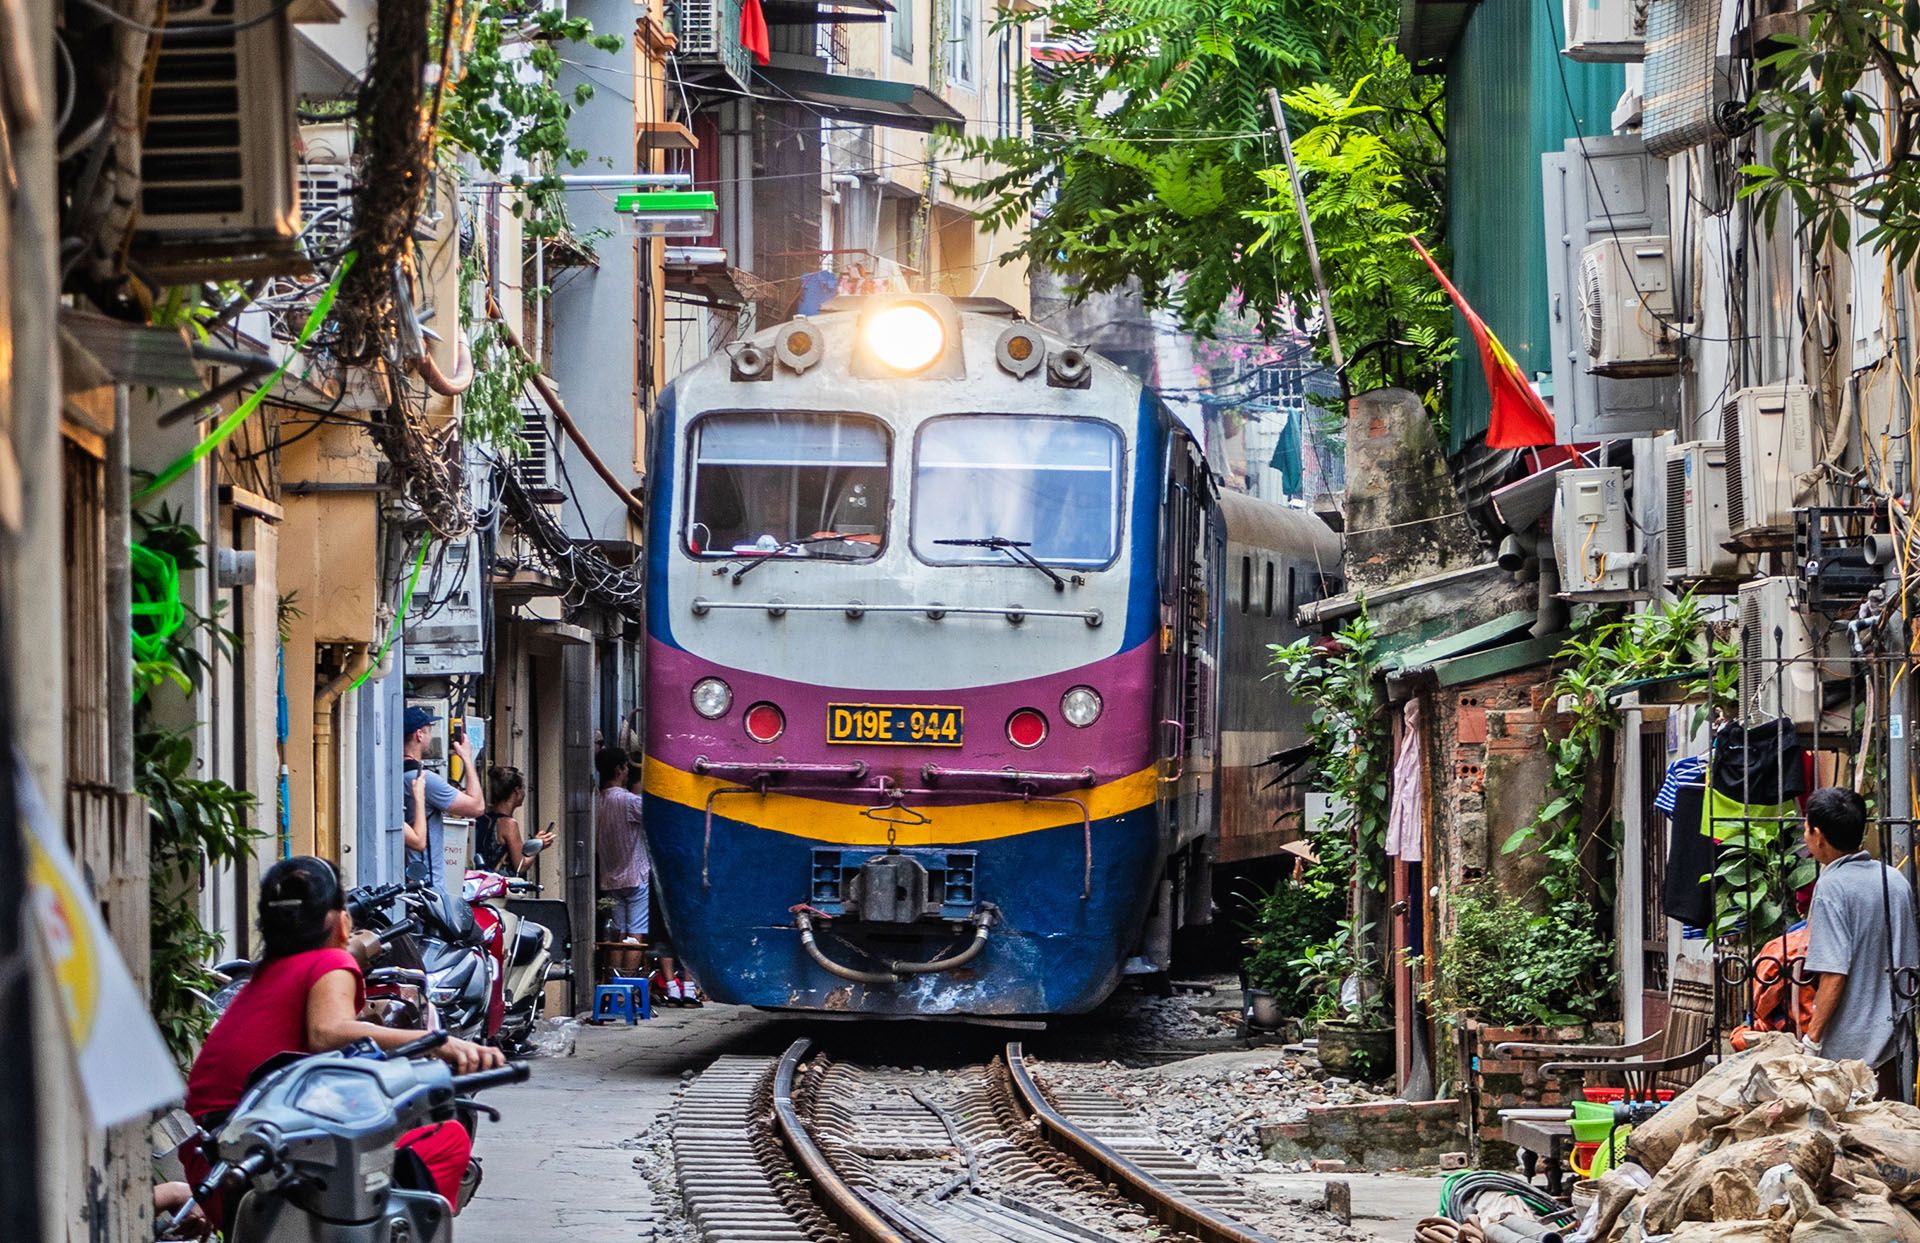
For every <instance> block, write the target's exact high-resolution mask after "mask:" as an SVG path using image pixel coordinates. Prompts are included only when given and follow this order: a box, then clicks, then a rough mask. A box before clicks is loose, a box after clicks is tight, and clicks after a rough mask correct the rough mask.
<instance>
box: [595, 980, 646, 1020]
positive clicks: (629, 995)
mask: <svg viewBox="0 0 1920 1243" xmlns="http://www.w3.org/2000/svg"><path fill="white" fill-rule="evenodd" d="M615 1018H624V1019H625V1020H626V1021H627V1025H628V1026H629V1027H631V1026H632V1025H633V1024H634V1023H637V1022H638V1021H639V1015H638V1014H636V1013H635V1006H634V997H633V986H632V985H630V984H596V985H595V986H594V989H593V1017H592V1019H591V1021H592V1022H595V1023H602V1022H608V1021H611V1020H613V1019H615Z"/></svg>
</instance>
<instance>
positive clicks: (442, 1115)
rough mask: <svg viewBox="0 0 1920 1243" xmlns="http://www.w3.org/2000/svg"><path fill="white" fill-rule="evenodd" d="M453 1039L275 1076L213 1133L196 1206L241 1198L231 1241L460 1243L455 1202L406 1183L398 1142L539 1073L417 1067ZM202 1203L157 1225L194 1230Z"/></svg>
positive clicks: (163, 1230)
mask: <svg viewBox="0 0 1920 1243" xmlns="http://www.w3.org/2000/svg"><path fill="white" fill-rule="evenodd" d="M445 1039H446V1036H445V1034H444V1033H438V1032H436V1033H434V1034H433V1035H431V1036H427V1037H425V1038H423V1039H421V1040H418V1041H415V1042H413V1044H411V1045H409V1046H406V1047H403V1048H401V1049H396V1050H393V1051H391V1052H389V1053H386V1054H384V1055H383V1054H382V1053H380V1051H379V1050H378V1049H376V1048H374V1047H373V1046H372V1045H371V1044H368V1043H359V1042H357V1043H355V1044H353V1045H350V1046H348V1047H347V1048H345V1049H342V1050H340V1051H338V1052H335V1053H325V1054H319V1055H316V1056H313V1057H305V1058H301V1059H299V1060H297V1061H295V1062H292V1063H291V1064H289V1065H287V1066H285V1067H282V1068H280V1069H277V1070H272V1071H269V1072H268V1073H267V1074H266V1075H264V1076H263V1077H262V1078H261V1079H260V1081H259V1082H258V1083H257V1084H255V1085H254V1086H253V1087H252V1088H251V1089H250V1090H249V1091H248V1092H247V1094H246V1096H245V1097H243V1098H242V1099H241V1101H240V1103H239V1104H238V1105H237V1106H235V1107H234V1110H233V1112H232V1113H230V1114H229V1115H228V1116H227V1119H226V1121H225V1122H224V1123H223V1124H222V1125H221V1126H220V1128H219V1131H218V1133H217V1134H214V1135H210V1136H208V1135H203V1136H202V1139H201V1143H202V1152H203V1153H205V1155H206V1156H207V1158H208V1160H210V1161H212V1162H213V1168H212V1169H211V1170H210V1171H209V1172H208V1174H207V1176H206V1177H205V1178H204V1179H202V1180H201V1182H200V1183H199V1184H198V1185H197V1186H196V1187H195V1188H194V1198H193V1201H192V1204H200V1205H204V1206H210V1205H212V1204H213V1203H214V1201H215V1198H216V1197H219V1196H222V1195H223V1194H224V1195H225V1196H226V1197H234V1196H238V1197H239V1199H238V1202H237V1204H236V1205H235V1208H234V1211H233V1214H232V1218H231V1220H232V1226H231V1229H229V1230H228V1231H227V1235H226V1238H227V1243H393V1241H394V1240H398V1239H406V1240H409V1241H410V1243H450V1240H451V1239H452V1237H453V1224H452V1213H451V1212H450V1211H449V1206H448V1204H447V1203H446V1201H444V1200H442V1199H441V1198H440V1197H439V1196H438V1195H436V1194H434V1193H433V1192H432V1191H427V1190H411V1189H405V1188H402V1187H399V1186H396V1185H395V1183H394V1143H395V1141H396V1140H398V1139H399V1137H400V1136H401V1135H402V1134H404V1133H405V1132H407V1131H409V1130H411V1129H413V1128H414V1127H418V1126H424V1125H426V1124H427V1123H430V1122H436V1121H445V1120H447V1119H448V1118H450V1117H452V1116H453V1115H454V1112H455V1107H456V1105H466V1106H469V1107H471V1108H477V1109H487V1107H486V1106H479V1105H477V1104H476V1103H475V1102H472V1101H468V1100H466V1099H465V1097H466V1095H467V1094H469V1093H472V1092H475V1091H479V1090H482V1089H485V1088H492V1087H497V1086H500V1085H501V1084H507V1083H520V1082H523V1081H525V1079H526V1078H527V1073H528V1072H527V1064H526V1063H525V1062H514V1063H511V1064H509V1065H507V1066H504V1067H501V1068H500V1069H498V1070H483V1071H479V1072H477V1073H475V1074H471V1075H455V1074H453V1073H452V1071H451V1070H450V1069H449V1068H448V1067H447V1065H446V1064H445V1063H444V1062H439V1061H430V1060H413V1055H417V1054H421V1053H425V1052H427V1051H428V1050H430V1049H431V1048H433V1047H434V1046H435V1045H436V1044H439V1043H442V1042H444V1041H445ZM487 1111H488V1112H492V1111H491V1110H490V1109H488V1110H487ZM192 1204H190V1205H189V1206H188V1207H186V1208H182V1209H181V1210H180V1212H179V1213H178V1214H176V1215H175V1217H174V1218H173V1219H172V1220H171V1221H170V1222H165V1223H156V1225H157V1227H158V1232H159V1234H160V1237H166V1235H167V1234H169V1233H171V1232H173V1231H176V1230H178V1229H179V1228H180V1226H181V1225H183V1224H184V1223H185V1221H186V1219H187V1217H188V1215H189V1213H190V1211H191V1207H192ZM208 1215H209V1217H211V1216H213V1214H212V1213H211V1212H210V1213H209V1214H208Z"/></svg>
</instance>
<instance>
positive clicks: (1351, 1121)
mask: <svg viewBox="0 0 1920 1243" xmlns="http://www.w3.org/2000/svg"><path fill="white" fill-rule="evenodd" d="M1258 1133H1259V1136H1260V1147H1261V1148H1262V1149H1263V1150H1264V1151H1265V1153H1266V1155H1267V1157H1268V1159H1270V1160H1274V1161H1306V1160H1312V1159H1324V1160H1339V1161H1345V1162H1347V1163H1348V1164H1349V1165H1355V1166H1359V1167H1361V1168H1363V1169H1370V1170H1407V1169H1425V1168H1428V1167H1432V1166H1437V1165H1439V1164H1440V1158H1441V1156H1442V1155H1443V1154H1445V1153H1449V1152H1461V1151H1463V1150H1465V1148H1466V1116H1465V1113H1464V1110H1463V1107H1462V1105H1461V1102H1460V1101H1458V1100H1444V1101H1373V1102H1370V1103H1368V1104H1365V1105H1309V1106H1308V1107H1307V1116H1306V1118H1305V1119H1304V1120H1303V1121H1300V1122H1286V1123H1282V1122H1269V1123H1262V1124H1261V1126H1260V1127H1259V1128H1258Z"/></svg>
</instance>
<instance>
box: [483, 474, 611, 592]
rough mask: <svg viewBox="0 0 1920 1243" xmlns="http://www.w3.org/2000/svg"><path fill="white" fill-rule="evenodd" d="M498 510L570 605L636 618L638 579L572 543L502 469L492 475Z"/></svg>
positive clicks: (588, 546) (588, 548)
mask: <svg viewBox="0 0 1920 1243" xmlns="http://www.w3.org/2000/svg"><path fill="white" fill-rule="evenodd" d="M494 475H495V478H496V480H497V481H498V484H499V496H500V507H501V508H502V509H503V510H504V511H505V512H506V515H507V517H509V518H511V519H512V520H513V524H514V526H515V527H517V528H518V529H519V531H520V533H521V534H522V535H524V536H526V537H527V539H528V540H529V541H530V542H531V543H532V544H533V546H534V548H535V549H536V550H537V551H538V552H539V554H540V556H541V558H542V559H543V560H544V561H545V562H546V565H547V568H548V570H549V571H550V572H551V573H552V574H553V575H554V576H555V577H557V578H561V579H563V580H565V581H566V583H567V594H566V597H565V598H566V599H567V601H568V602H569V603H571V604H576V605H578V604H598V605H602V606H604V607H606V608H609V609H612V610H613V611H614V612H617V613H620V614H621V615H623V616H625V617H628V618H631V619H635V620H637V619H638V618H639V616H640V606H641V592H642V591H643V587H642V585H641V582H640V578H639V576H638V575H637V574H635V573H634V572H633V571H632V570H629V569H626V568H623V567H621V566H617V565H615V564H614V563H613V562H611V561H609V560H607V558H606V557H605V556H603V555H601V553H600V552H599V551H598V550H597V549H595V548H594V547H593V546H592V545H591V544H580V543H576V542H575V541H574V540H573V539H572V538H570V537H569V536H568V535H567V533H566V532H565V531H563V530H561V529H560V526H559V524H558V523H556V522H554V520H553V517H552V515H550V514H548V513H547V511H546V510H545V509H544V508H542V507H541V506H540V505H539V504H537V503H536V502H535V501H534V499H533V498H532V497H531V496H530V495H528V493H527V490H526V488H525V486H523V485H522V484H521V482H520V480H519V479H518V478H516V477H515V476H514V473H513V471H512V470H510V469H508V468H507V467H505V466H504V465H501V466H499V467H498V468H497V469H496V470H495V472H494Z"/></svg>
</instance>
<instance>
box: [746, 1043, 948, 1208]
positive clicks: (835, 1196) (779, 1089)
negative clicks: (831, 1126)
mask: <svg viewBox="0 0 1920 1243" xmlns="http://www.w3.org/2000/svg"><path fill="white" fill-rule="evenodd" d="M812 1045H813V1042H812V1041H810V1040H805V1039H801V1040H796V1041H794V1042H793V1043H792V1044H791V1045H789V1046H787V1051H786V1053H785V1054H784V1055H782V1057H781V1058H780V1065H779V1066H778V1067H777V1068H776V1069H775V1070H774V1072H773V1121H774V1125H775V1126H776V1127H777V1128H778V1129H779V1131H780V1139H781V1141H782V1142H783V1143H785V1144H786V1146H787V1151H788V1152H790V1153H792V1154H793V1161H794V1164H795V1165H797V1166H799V1167H800V1172H801V1174H802V1175H803V1176H804V1177H805V1178H806V1179H807V1180H808V1182H809V1183H810V1184H811V1188H810V1189H811V1190H812V1192H813V1194H814V1197H815V1199H816V1200H818V1201H819V1202H820V1207H821V1208H823V1209H824V1210H826V1213H827V1216H829V1217H831V1218H832V1219H833V1221H834V1224H836V1225H838V1226H839V1227H840V1228H841V1229H843V1230H845V1231H846V1232H847V1233H848V1234H849V1235H851V1236H852V1237H853V1239H854V1243H919V1241H918V1240H914V1239H909V1238H908V1237H907V1236H906V1235H903V1234H901V1233H900V1232H899V1231H898V1230H896V1229H894V1228H893V1227H892V1226H891V1225H889V1224H887V1222H886V1221H885V1220H884V1219H883V1218H882V1217H881V1216H880V1215H879V1214H878V1213H876V1212H874V1210H873V1208H872V1207H871V1206H870V1205H869V1204H868V1203H867V1201H866V1199H865V1198H864V1197H863V1196H861V1195H860V1193H859V1192H857V1191H855V1190H854V1189H853V1188H852V1187H850V1186H848V1185H847V1182H846V1180H845V1179H843V1178H841V1177H840V1172H839V1171H838V1170H836V1169H834V1168H833V1163H832V1162H830V1161H828V1160H827V1154H825V1153H824V1152H821V1151H820V1146H819V1145H818V1144H815V1143H814V1142H813V1136H812V1135H811V1134H809V1133H808V1132H807V1126H806V1123H805V1122H803V1121H801V1119H800V1111H799V1110H798V1109H795V1108H794V1105H793V1078H794V1073H795V1071H797V1070H798V1069H799V1066H800V1059H801V1058H803V1057H805V1056H806V1055H807V1050H808V1049H809V1048H811V1047H812Z"/></svg>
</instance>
